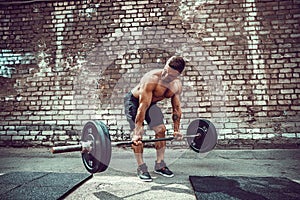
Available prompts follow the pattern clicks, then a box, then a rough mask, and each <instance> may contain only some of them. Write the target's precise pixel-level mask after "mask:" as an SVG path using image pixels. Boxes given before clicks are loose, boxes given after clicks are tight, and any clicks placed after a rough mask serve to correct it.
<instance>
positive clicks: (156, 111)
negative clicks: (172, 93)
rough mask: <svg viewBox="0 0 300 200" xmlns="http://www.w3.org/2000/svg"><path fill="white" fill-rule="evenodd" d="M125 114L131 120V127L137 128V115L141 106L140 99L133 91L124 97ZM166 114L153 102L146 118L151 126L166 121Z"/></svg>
mask: <svg viewBox="0 0 300 200" xmlns="http://www.w3.org/2000/svg"><path fill="white" fill-rule="evenodd" d="M124 106H125V115H126V118H127V121H128V122H129V125H130V129H131V130H133V129H134V128H135V117H136V115H137V110H138V108H139V99H137V98H135V97H134V96H133V94H132V93H131V92H128V93H127V94H126V95H125V97H124ZM163 119H164V116H163V114H162V112H161V109H160V108H159V107H158V106H157V105H156V103H152V104H151V105H150V107H149V108H148V110H147V111H146V116H145V120H146V122H147V124H148V125H149V127H150V128H153V127H155V126H158V125H161V124H163V123H164V121H163Z"/></svg>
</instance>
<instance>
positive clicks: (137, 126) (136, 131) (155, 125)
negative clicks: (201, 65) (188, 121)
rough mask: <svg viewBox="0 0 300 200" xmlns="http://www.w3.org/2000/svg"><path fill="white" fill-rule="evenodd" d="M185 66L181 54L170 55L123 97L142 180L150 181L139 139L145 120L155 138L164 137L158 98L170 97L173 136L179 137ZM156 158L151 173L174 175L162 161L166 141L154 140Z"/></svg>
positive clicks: (141, 135) (180, 136)
mask: <svg viewBox="0 0 300 200" xmlns="http://www.w3.org/2000/svg"><path fill="white" fill-rule="evenodd" d="M184 67H185V61H184V59H183V58H182V57H177V56H173V57H171V58H170V59H169V60H168V61H167V62H166V65H165V66H164V68H163V69H156V70H152V71H150V72H148V73H146V74H145V75H144V76H143V77H142V78H141V80H140V82H139V84H138V85H137V86H136V87H135V88H133V89H132V90H131V91H130V92H129V93H127V94H126V96H125V98H124V104H125V114H126V117H127V120H128V121H129V124H130V128H131V130H133V136H132V141H133V142H134V145H132V148H133V151H134V153H135V158H136V160H137V164H138V169H137V172H138V176H139V177H140V179H141V180H143V181H152V179H151V176H150V174H149V172H148V168H147V165H146V164H145V163H144V160H143V143H142V142H141V140H142V137H143V133H144V127H143V122H144V120H146V122H147V124H148V125H149V127H150V129H152V130H154V132H155V137H156V138H164V137H165V132H166V127H165V125H164V122H163V114H162V112H161V109H160V108H159V107H158V106H157V105H156V103H157V102H158V101H161V100H163V99H165V98H170V99H171V104H172V110H173V111H172V119H173V123H174V136H175V137H176V138H177V139H182V134H181V133H180V130H179V126H180V118H181V114H182V113H181V106H180V94H181V92H182V84H181V81H180V80H179V76H180V74H181V73H182V71H183V69H184ZM155 148H156V157H157V159H156V161H155V169H154V172H156V173H158V174H161V175H163V176H166V177H173V176H174V174H173V172H172V171H171V170H170V169H169V168H168V167H167V166H166V163H165V162H164V155H165V148H166V141H160V142H156V143H155Z"/></svg>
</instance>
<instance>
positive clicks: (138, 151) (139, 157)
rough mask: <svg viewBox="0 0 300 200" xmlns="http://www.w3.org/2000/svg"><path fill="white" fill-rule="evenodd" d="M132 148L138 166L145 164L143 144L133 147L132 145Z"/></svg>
mask: <svg viewBox="0 0 300 200" xmlns="http://www.w3.org/2000/svg"><path fill="white" fill-rule="evenodd" d="M131 147H132V149H133V152H134V156H135V159H136V162H137V164H138V166H140V165H142V164H144V159H143V150H144V145H143V144H141V145H138V146H136V145H134V144H133V145H131Z"/></svg>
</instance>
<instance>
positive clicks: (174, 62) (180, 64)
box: [167, 56, 185, 73]
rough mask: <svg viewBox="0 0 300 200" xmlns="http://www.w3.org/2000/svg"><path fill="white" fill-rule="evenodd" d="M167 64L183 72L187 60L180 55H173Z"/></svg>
mask: <svg viewBox="0 0 300 200" xmlns="http://www.w3.org/2000/svg"><path fill="white" fill-rule="evenodd" d="M167 65H169V66H170V67H171V68H172V69H175V70H177V71H178V72H179V73H181V72H182V71H183V70H184V67H185V61H184V60H183V58H182V57H179V56H172V57H171V58H170V59H169V60H168V61H167Z"/></svg>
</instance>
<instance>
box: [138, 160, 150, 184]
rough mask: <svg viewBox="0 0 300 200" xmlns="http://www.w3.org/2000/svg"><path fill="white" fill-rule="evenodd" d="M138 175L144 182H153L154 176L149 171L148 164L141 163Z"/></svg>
mask: <svg viewBox="0 0 300 200" xmlns="http://www.w3.org/2000/svg"><path fill="white" fill-rule="evenodd" d="M137 176H138V177H139V178H140V179H141V181H144V182H151V181H152V178H151V176H150V174H149V172H148V167H147V165H146V164H145V163H144V164H141V165H140V166H139V167H138V168H137Z"/></svg>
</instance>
